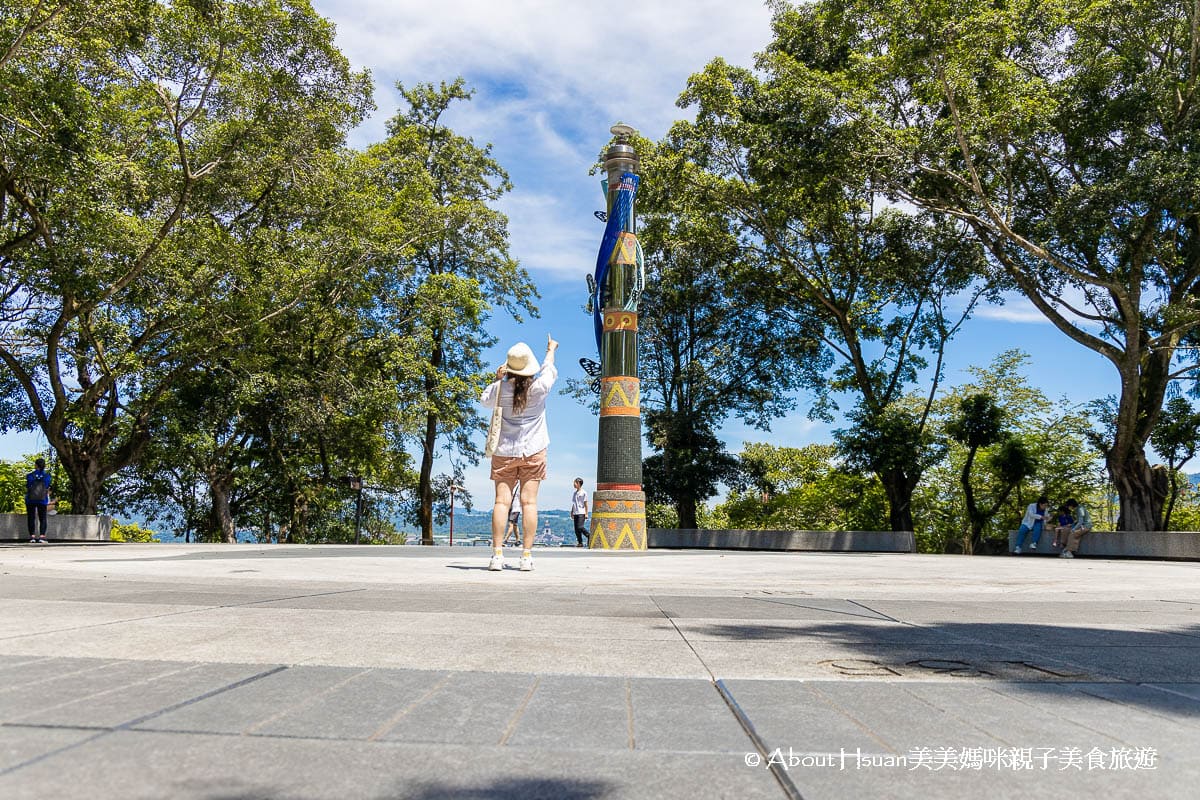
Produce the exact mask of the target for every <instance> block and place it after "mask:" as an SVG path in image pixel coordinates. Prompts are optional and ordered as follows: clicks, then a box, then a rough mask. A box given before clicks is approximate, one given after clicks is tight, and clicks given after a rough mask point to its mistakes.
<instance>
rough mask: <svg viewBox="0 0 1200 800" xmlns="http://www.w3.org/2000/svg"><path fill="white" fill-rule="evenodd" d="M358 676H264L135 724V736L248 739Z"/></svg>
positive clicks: (312, 672) (325, 672)
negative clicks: (243, 736) (183, 734)
mask: <svg viewBox="0 0 1200 800" xmlns="http://www.w3.org/2000/svg"><path fill="white" fill-rule="evenodd" d="M360 672H361V670H354V669H338V668H336V667H307V668H292V669H280V670H278V671H271V672H264V671H262V670H259V671H258V672H257V673H255V674H257V675H261V677H260V678H258V679H257V680H249V681H242V682H240V684H230V685H229V688H228V689H227V690H226V691H222V692H219V693H216V694H213V695H212V696H209V697H206V698H204V699H200V700H197V701H196V702H193V703H189V704H187V705H186V706H183V707H182V708H177V709H174V710H171V711H166V712H164V713H161V714H156V715H155V716H154V717H152V718H151V719H148V720H145V721H143V722H139V723H137V724H136V725H135V726H134V727H136V728H137V729H139V730H161V731H182V732H187V733H227V734H238V735H241V734H244V733H250V732H252V731H253V730H254V729H256V728H257V727H258V726H259V725H263V724H266V723H267V722H269V721H272V720H275V719H277V718H278V717H279V716H281V715H284V714H288V713H291V712H294V711H297V710H299V709H301V708H304V707H305V706H307V705H309V704H310V703H312V702H313V701H314V700H316V699H317V698H319V697H320V696H321V695H322V694H324V693H325V692H327V691H329V690H330V689H331V688H332V687H334V686H337V685H339V684H341V683H342V682H343V681H344V680H346V679H347V678H351V677H354V676H355V675H357V674H359V673H360Z"/></svg>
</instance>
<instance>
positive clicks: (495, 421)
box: [483, 389, 504, 458]
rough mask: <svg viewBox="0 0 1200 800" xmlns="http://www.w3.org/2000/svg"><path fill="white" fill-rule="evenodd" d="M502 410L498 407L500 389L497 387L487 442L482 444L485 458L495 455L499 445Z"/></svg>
mask: <svg viewBox="0 0 1200 800" xmlns="http://www.w3.org/2000/svg"><path fill="white" fill-rule="evenodd" d="M503 411H504V410H503V409H502V408H501V407H500V390H499V389H497V390H496V408H495V409H493V410H492V422H491V424H490V425H488V434H487V444H485V445H484V446H483V455H484V457H485V458H491V457H492V456H494V455H496V448H497V447H499V446H500V417H501V415H502V414H503Z"/></svg>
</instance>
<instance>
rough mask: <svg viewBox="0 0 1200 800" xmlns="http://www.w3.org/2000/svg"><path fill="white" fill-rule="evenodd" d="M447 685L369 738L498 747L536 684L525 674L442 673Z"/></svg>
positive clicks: (536, 680) (439, 685)
mask: <svg viewBox="0 0 1200 800" xmlns="http://www.w3.org/2000/svg"><path fill="white" fill-rule="evenodd" d="M446 674H447V676H448V680H446V681H442V682H439V683H437V684H436V685H434V686H433V687H431V689H432V690H431V692H430V693H428V694H426V695H423V696H422V697H421V698H418V700H417V701H416V702H414V703H413V704H411V705H410V706H406V707H405V708H404V709H402V711H403V712H404V713H402V714H401V713H397V714H396V715H394V716H393V717H392V718H391V719H390V720H388V722H389V724H390V727H389V728H387V729H383V728H381V729H380V730H379V731H377V732H375V733H373V734H372V736H373V738H376V739H379V740H381V741H401V742H429V743H444V744H457V745H480V746H499V745H500V744H502V743H503V742H504V741H505V739H506V737H508V736H509V734H510V733H511V730H512V728H513V727H514V725H515V722H516V721H517V720H518V719H519V718H520V716H521V712H522V710H523V708H524V706H525V704H526V702H527V701H528V699H529V697H530V695H531V694H532V692H533V690H534V688H535V686H536V685H537V684H538V683H539V682H540V681H539V677H538V676H536V675H529V674H506V673H497V672H455V673H446Z"/></svg>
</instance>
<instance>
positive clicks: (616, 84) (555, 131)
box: [315, 0, 770, 281]
mask: <svg viewBox="0 0 1200 800" xmlns="http://www.w3.org/2000/svg"><path fill="white" fill-rule="evenodd" d="M315 6H316V9H317V11H318V12H319V13H321V14H322V15H324V16H326V17H328V18H330V19H331V20H332V21H333V22H334V23H335V24H336V25H337V30H338V45H339V47H341V48H342V50H343V52H344V53H345V54H346V55H347V57H349V58H350V60H351V62H352V63H353V64H354V65H355V66H356V67H358V68H363V67H365V68H368V69H370V70H371V72H372V74H373V77H374V79H375V85H376V102H377V103H378V105H379V110H378V111H377V112H376V113H375V114H374V115H373V116H372V118H371V119H369V120H368V121H367V122H365V123H364V124H363V125H362V126H361V127H360V128H359V129H358V130H357V131H355V132H354V134H353V135H352V136H351V142H352V143H353V144H354V145H356V146H363V145H366V144H367V143H369V142H372V141H378V140H380V139H382V138H383V136H384V135H385V134H384V123H385V121H386V120H387V119H388V118H389V117H391V116H392V115H393V114H395V112H396V109H397V107H398V105H399V101H400V98H399V95H398V93H397V92H396V91H395V89H394V88H393V87H394V84H395V83H396V82H397V81H400V82H402V83H404V84H405V85H406V86H413V85H415V84H416V83H418V82H426V81H428V82H434V83H437V82H439V81H449V80H453V79H454V78H455V77H457V76H459V75H461V76H463V77H465V78H466V80H467V83H468V84H469V85H470V86H472V87H474V88H475V89H476V90H477V94H476V96H475V98H474V99H473V100H472V101H471V102H469V103H462V104H458V105H457V106H455V107H452V109H451V111H450V113H449V114H448V115H447V123H448V124H449V125H450V126H451V127H453V128H454V129H455V130H456V131H458V132H459V133H461V134H463V135H468V136H471V137H473V138H474V139H475V140H476V142H477V143H479V144H484V143H491V144H493V145H494V151H493V153H494V156H495V158H496V159H497V161H498V162H499V163H500V164H501V165H502V166H503V167H504V168H505V169H506V170H507V171H508V172H509V174H510V176H511V178H512V180H513V184H514V192H513V194H512V195H511V196H510V197H509V198H507V199H506V200H505V202H504V203H503V209H504V210H505V211H506V212H507V213H508V214H509V217H510V221H511V231H512V254H513V255H514V256H515V257H517V258H518V259H520V260H521V262H522V263H523V264H524V265H525V266H526V267H527V268H528V269H529V270H530V271H531V272H532V273H533V274H534V277H535V279H536V280H548V281H560V280H564V279H571V280H582V277H583V275H584V274H585V273H587V272H590V271H591V268H592V266H593V263H594V260H595V256H596V253H595V249H596V248H597V247H598V246H599V239H600V228H599V224H598V223H596V222H595V221H594V220H593V219H592V217H591V213H592V211H593V210H596V209H598V208H602V207H603V199H602V197H601V195H600V192H599V189H598V183H599V179H598V178H597V177H595V176H589V175H588V171H589V169H590V168H591V167H592V165H593V163H594V162H595V160H596V157H597V155H598V153H599V151H600V149H601V148H602V147H603V146H604V144H605V143H606V142H607V140H608V138H609V133H608V128H609V126H610V125H612V124H613V123H614V122H617V121H618V120H620V121H624V122H627V123H629V124H632V125H634V126H635V127H637V128H638V129H639V130H640V131H641V133H642V134H643V135H646V136H648V137H651V138H659V137H661V136H663V135H664V134H665V133H666V131H667V129H668V128H669V127H670V124H671V123H672V122H673V121H674V120H676V119H679V118H681V117H684V116H686V114H685V112H684V111H683V110H681V109H679V108H676V107H675V100H676V98H677V97H678V96H679V93H680V92H681V91H682V90H683V89H684V88H685V85H686V82H687V78H688V76H689V75H691V74H692V73H694V72H696V71H698V70H700V69H701V68H703V66H704V65H705V64H706V63H707V62H708V61H710V60H711V59H713V58H715V57H717V56H722V57H725V58H726V59H727V60H729V61H731V62H733V63H737V64H743V65H750V64H751V63H752V61H753V54H754V53H755V52H756V51H757V50H760V49H762V48H763V47H764V46H765V45H766V44H767V42H768V41H769V39H770V12H769V10H768V9H767V8H766V6H765V5H764V4H763V3H761V2H759V1H758V0H733V1H732V2H730V1H728V0H725V1H724V2H723V1H721V0H695V1H693V2H689V3H686V4H682V3H679V2H678V0H674V1H671V0H644V1H643V2H638V3H630V4H628V5H625V6H622V7H621V8H620V11H619V13H613V12H610V11H609V10H608V8H607V7H606V6H604V5H603V4H597V3H592V2H589V3H584V2H578V0H567V1H565V2H551V1H550V0H508V2H504V3H495V2H485V1H484V0H442V2H439V3H437V4H436V5H435V4H430V3H425V2H413V0H408V1H407V2H405V1H401V2H395V1H394V0H392V1H390V2H389V1H388V0H317V2H316V3H315Z"/></svg>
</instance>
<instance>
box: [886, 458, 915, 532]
mask: <svg viewBox="0 0 1200 800" xmlns="http://www.w3.org/2000/svg"><path fill="white" fill-rule="evenodd" d="M878 475H879V481H880V483H882V484H883V491H884V493H885V494H886V495H887V500H888V524H889V525H891V526H892V530H893V531H900V532H911V531H913V530H915V526H914V525H913V516H912V495H913V488H914V486H913V481H912V480H911V479H910V478H909V477H908V476H907V475H905V474H904V473H903V472H900V471H898V470H895V471H889V472H882V473H878Z"/></svg>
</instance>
